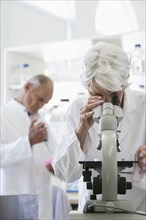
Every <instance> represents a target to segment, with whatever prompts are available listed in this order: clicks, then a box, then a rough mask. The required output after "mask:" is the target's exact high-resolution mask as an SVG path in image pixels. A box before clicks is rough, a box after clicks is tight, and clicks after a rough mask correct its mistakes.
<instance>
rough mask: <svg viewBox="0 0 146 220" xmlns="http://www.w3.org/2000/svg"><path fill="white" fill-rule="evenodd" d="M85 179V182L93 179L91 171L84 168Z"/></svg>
mask: <svg viewBox="0 0 146 220" xmlns="http://www.w3.org/2000/svg"><path fill="white" fill-rule="evenodd" d="M83 181H84V182H90V181H91V171H90V170H84V171H83Z"/></svg>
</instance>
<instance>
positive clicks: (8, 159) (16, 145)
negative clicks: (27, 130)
mask: <svg viewBox="0 0 146 220" xmlns="http://www.w3.org/2000/svg"><path fill="white" fill-rule="evenodd" d="M29 157H32V149H31V146H30V143H29V139H28V136H26V137H21V138H18V139H17V140H16V141H15V142H12V143H9V144H1V149H0V158H1V162H0V167H4V166H9V165H11V164H14V163H16V162H19V161H22V160H23V159H26V158H29Z"/></svg>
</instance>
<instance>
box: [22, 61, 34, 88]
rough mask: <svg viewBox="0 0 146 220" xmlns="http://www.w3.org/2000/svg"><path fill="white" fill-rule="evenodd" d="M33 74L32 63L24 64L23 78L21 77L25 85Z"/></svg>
mask: <svg viewBox="0 0 146 220" xmlns="http://www.w3.org/2000/svg"><path fill="white" fill-rule="evenodd" d="M31 76H32V73H31V69H30V65H29V64H28V63H24V64H23V65H22V78H21V84H22V85H24V83H25V82H26V81H27V80H28V78H30V77H31Z"/></svg>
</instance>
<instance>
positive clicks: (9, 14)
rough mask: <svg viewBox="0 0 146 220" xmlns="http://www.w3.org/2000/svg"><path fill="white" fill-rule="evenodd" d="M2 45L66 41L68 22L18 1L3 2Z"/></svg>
mask: <svg viewBox="0 0 146 220" xmlns="http://www.w3.org/2000/svg"><path fill="white" fill-rule="evenodd" d="M1 12H2V16H1V23H2V45H3V47H11V46H12V47H13V46H18V45H24V44H35V43H42V42H48V41H58V40H64V39H66V25H67V24H66V22H65V20H61V19H59V18H57V17H55V16H53V15H51V14H50V15H49V14H47V13H43V12H42V11H39V10H35V9H34V8H32V7H29V6H27V5H25V4H22V3H19V2H16V1H14V0H13V1H2V2H1Z"/></svg>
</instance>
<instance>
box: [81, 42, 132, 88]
mask: <svg viewBox="0 0 146 220" xmlns="http://www.w3.org/2000/svg"><path fill="white" fill-rule="evenodd" d="M84 66H85V71H83V73H82V75H81V81H82V83H83V85H84V86H85V87H87V88H88V87H89V86H90V84H91V82H92V81H93V79H94V80H95V81H96V82H97V83H98V84H99V85H100V86H101V87H102V88H103V89H106V90H109V91H121V90H122V89H124V88H126V87H127V86H128V85H129V84H128V77H129V66H130V62H129V60H128V57H127V54H126V53H125V52H124V51H123V50H122V49H121V48H120V47H118V46H116V45H114V44H110V43H105V42H98V43H96V44H95V45H94V46H93V47H92V48H91V49H90V50H89V51H88V52H87V53H86V54H85V56H84Z"/></svg>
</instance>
